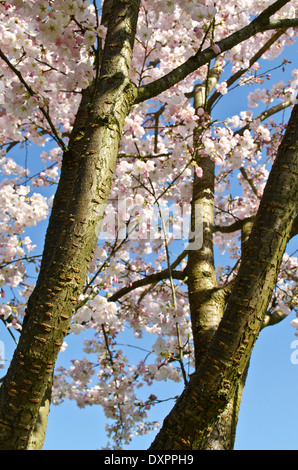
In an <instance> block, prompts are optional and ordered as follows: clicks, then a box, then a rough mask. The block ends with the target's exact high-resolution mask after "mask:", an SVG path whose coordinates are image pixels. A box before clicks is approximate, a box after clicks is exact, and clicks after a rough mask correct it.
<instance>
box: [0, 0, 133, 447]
mask: <svg viewBox="0 0 298 470" xmlns="http://www.w3.org/2000/svg"><path fill="white" fill-rule="evenodd" d="M139 5H140V0H131V1H130V2H129V3H128V2H126V1H124V0H123V1H122V0H119V1H117V2H114V6H113V11H112V12H111V17H112V19H113V21H111V22H110V24H111V25H112V26H110V27H109V29H108V32H107V38H106V42H105V48H104V52H103V59H102V66H101V70H100V75H99V79H98V80H97V81H96V80H95V83H94V84H93V86H91V87H89V88H88V89H87V90H85V91H84V92H83V97H82V101H81V105H80V108H79V110H78V113H77V117H76V121H75V124H74V128H73V131H72V134H71V137H70V143H69V147H68V151H67V152H65V153H64V155H63V162H62V170H61V177H60V182H59V185H58V188H57V192H56V195H55V199H54V203H53V208H52V213H51V216H50V221H49V226H48V230H47V234H46V240H45V248H44V253H43V259H42V264H41V269H40V273H39V277H38V281H37V284H36V287H35V289H34V291H33V293H32V295H31V297H30V299H29V302H28V305H27V309H26V316H25V319H24V323H23V330H22V334H21V337H20V341H19V344H18V346H17V348H16V351H15V353H14V356H13V359H12V362H11V365H10V367H9V370H8V372H7V375H6V376H5V379H4V381H3V383H2V386H1V389H0V449H1V450H15V449H18V450H23V449H28V447H30V445H31V444H30V436H31V434H32V432H33V429H34V426H35V424H36V420H37V417H38V413H39V410H40V407H41V404H42V400H43V398H44V396H45V391H46V387H47V384H48V381H49V380H50V378H51V377H52V374H53V369H54V365H55V362H56V358H57V355H58V353H59V351H60V348H61V345H62V342H63V339H64V337H65V335H66V334H67V330H68V328H69V325H70V321H71V317H72V314H73V312H74V305H75V304H76V302H77V299H78V296H79V294H80V292H81V290H82V289H83V286H84V282H85V279H86V275H87V272H88V269H89V265H90V262H91V258H92V253H93V252H94V250H95V247H96V242H97V238H98V235H99V231H100V222H101V220H102V218H103V216H104V208H105V204H106V201H107V197H108V194H109V192H110V187H111V183H112V176H113V171H114V166H115V162H116V157H117V155H118V147H119V142H120V137H121V133H122V126H123V123H124V120H125V118H126V116H127V114H128V113H129V110H130V107H131V105H132V103H133V102H134V99H135V96H136V89H135V86H134V85H133V84H132V83H131V82H130V78H129V77H130V62H131V55H132V49H133V43H134V37H135V31H136V25H137V18H138V11H139Z"/></svg>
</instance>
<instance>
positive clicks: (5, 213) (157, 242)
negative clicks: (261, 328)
mask: <svg viewBox="0 0 298 470" xmlns="http://www.w3.org/2000/svg"><path fill="white" fill-rule="evenodd" d="M95 3H96V2H89V1H87V0H85V1H83V0H63V1H62V0H49V1H45V0H29V1H27V2H23V1H19V0H13V1H11V2H0V19H1V21H0V39H1V41H0V43H1V45H0V49H1V50H2V52H3V53H4V54H5V55H6V57H8V58H9V60H10V62H11V65H12V66H13V67H14V68H15V69H17V71H18V72H19V76H17V75H16V74H15V73H14V71H13V69H12V67H10V66H9V65H8V64H7V63H4V62H3V61H2V67H1V75H0V163H1V177H2V178H1V183H0V212H1V221H0V230H1V242H0V266H1V271H0V293H1V297H2V302H1V306H0V316H1V318H2V319H3V320H5V322H6V323H7V326H9V327H10V328H14V329H21V324H22V318H23V315H24V305H25V303H26V301H27V299H28V296H29V295H30V292H31V290H32V285H31V282H32V281H30V276H32V265H33V264H32V263H33V262H34V263H35V258H34V256H35V255H39V253H40V251H37V250H36V249H35V246H34V244H33V242H32V241H31V238H30V237H29V235H28V234H27V230H28V229H29V228H32V227H34V226H36V225H38V224H39V223H40V222H41V221H43V220H45V219H46V217H47V216H48V212H49V208H50V206H51V196H49V195H48V193H47V192H46V190H47V189H49V188H51V187H52V186H53V185H55V184H57V182H58V180H59V171H60V165H61V157H62V151H61V148H59V147H58V146H57V142H55V140H56V138H57V136H55V135H53V132H52V129H51V128H50V126H49V121H48V120H47V119H46V118H45V113H43V112H42V109H43V110H44V111H45V112H46V113H47V114H48V115H49V116H50V118H51V122H52V123H53V125H54V126H55V127H56V129H57V135H58V136H59V138H60V139H62V140H63V141H64V142H65V143H67V141H68V137H69V133H70V131H71V129H72V125H73V122H74V118H75V114H76V111H77V108H78V103H79V100H80V91H81V90H82V89H84V88H86V87H87V86H88V85H89V84H90V82H91V81H92V79H93V77H94V58H95V49H96V47H100V46H101V42H103V41H104V39H105V34H106V30H105V28H104V27H103V26H99V25H100V18H99V21H97V18H96V14H97V13H100V10H98V11H97V8H98V7H97V8H95ZM271 3H272V2H271V1H270V0H262V1H259V0H258V1H256V0H255V1H247V0H241V1H239V0H238V1H237V2H236V1H235V2H234V1H229V2H227V1H225V0H220V1H217V2H216V4H215V3H214V1H211V0H205V1H197V0H181V1H179V2H176V1H171V0H158V1H153V0H143V1H142V2H141V10H140V20H139V23H138V30H137V39H136V43H135V48H134V54H133V57H132V70H131V78H132V80H133V82H134V83H136V85H144V84H147V83H149V82H152V81H154V80H156V79H158V78H160V77H161V76H163V75H164V74H166V73H168V72H169V71H171V70H172V69H173V68H175V67H177V66H179V65H181V64H182V63H184V62H185V61H186V60H187V59H188V58H190V57H191V56H193V55H194V54H195V53H196V52H197V51H198V50H199V49H201V50H204V49H206V48H208V47H210V46H211V47H213V48H216V43H217V42H218V41H220V40H221V39H223V38H225V37H226V36H227V35H229V34H232V33H233V32H235V31H237V30H238V29H240V28H241V27H244V26H246V25H247V24H249V22H250V21H251V19H252V16H253V15H257V14H258V13H260V12H261V11H263V9H264V8H266V7H267V6H268V5H270V4H271ZM295 3H296V2H295V1H291V2H289V3H288V4H287V5H286V6H285V7H284V8H283V9H282V10H281V11H280V12H279V14H278V16H277V17H282V18H293V17H294V16H295V9H296V7H297V5H295ZM32 11H34V15H33V14H32ZM271 35H272V31H271V32H270V31H269V32H266V33H260V34H257V35H256V36H254V37H252V38H250V39H248V40H247V41H245V42H244V43H241V44H239V45H238V46H235V47H234V48H233V49H231V50H230V51H228V52H226V53H223V54H221V55H220V57H219V58H218V60H217V63H216V67H217V74H218V81H217V83H216V84H215V86H214V89H213V90H211V91H210V95H209V97H210V96H212V95H213V94H215V95H214V98H215V101H214V105H213V108H212V110H211V112H209V110H208V112H207V111H206V109H205V108H206V106H204V105H203V106H202V107H200V108H199V109H197V110H196V109H195V108H194V102H193V98H192V95H191V94H192V91H193V88H194V84H200V83H203V82H204V80H205V79H206V78H207V77H208V76H209V74H210V70H211V67H212V65H213V64H209V65H204V66H202V67H201V68H199V69H198V70H196V71H195V72H193V73H192V74H190V75H189V76H188V77H187V78H185V79H184V80H183V81H181V82H180V83H179V84H178V85H176V86H173V87H171V88H170V89H169V90H167V91H166V92H164V93H161V94H160V95H158V96H157V97H156V98H155V99H154V100H150V102H144V103H141V104H138V105H136V106H134V107H133V108H132V110H131V113H130V115H129V116H128V117H127V119H126V122H125V125H124V129H123V136H122V140H121V145H120V149H119V155H118V160H117V165H116V169H115V175H114V182H113V187H112V191H111V194H110V197H109V201H108V204H107V209H106V213H107V215H108V221H107V223H106V224H105V226H104V230H105V238H103V237H102V235H100V234H99V235H100V236H99V240H98V246H97V248H96V251H95V253H94V258H93V260H92V263H91V267H90V272H89V274H88V279H87V281H86V285H85V287H84V292H83V293H82V295H81V297H80V299H79V304H78V306H77V310H76V313H75V315H74V317H73V320H72V324H71V328H70V331H69V335H72V337H73V335H78V336H79V337H81V336H82V337H83V338H85V345H84V354H85V357H84V358H83V359H80V358H76V359H74V360H73V361H72V363H71V365H70V366H69V367H66V366H65V367H60V368H59V369H58V370H57V371H56V376H55V381H54V388H53V403H56V404H59V403H61V401H63V400H64V399H71V400H75V401H76V402H77V404H78V405H79V406H80V407H84V406H88V405H92V404H97V405H100V406H102V407H103V410H104V412H105V415H106V417H107V418H109V424H108V425H107V434H108V437H109V438H110V439H111V440H112V442H113V444H112V446H115V447H116V448H120V447H121V446H123V445H126V444H128V443H129V442H130V440H131V439H132V436H133V435H135V434H139V435H141V434H144V433H147V432H149V431H150V430H152V429H155V428H156V426H157V423H155V422H153V421H152V420H151V419H150V408H151V407H152V406H154V405H155V404H156V406H158V405H157V403H158V398H157V397H156V396H155V395H153V394H152V389H151V387H153V385H154V383H155V382H159V381H173V382H175V383H178V382H179V381H180V382H181V384H182V377H183V370H184V371H185V370H186V369H187V370H191V368H192V367H193V366H194V364H193V345H192V336H191V323H190V316H189V305H188V296H187V289H186V286H185V280H182V279H181V280H180V279H179V280H178V279H177V280H175V279H174V285H175V303H174V301H173V289H172V286H171V283H170V280H169V279H164V280H163V281H162V282H160V283H154V284H148V285H144V286H141V287H136V288H134V289H133V287H134V283H135V282H137V281H140V280H143V279H145V278H146V277H148V276H150V275H152V274H154V273H156V272H159V271H163V270H165V269H167V268H168V260H167V250H168V251H169V253H170V259H171V263H173V262H175V260H176V259H177V257H178V255H179V254H180V253H181V251H183V249H184V245H183V243H181V240H180V242H179V240H177V239H175V236H174V232H175V230H178V229H179V227H180V228H181V227H182V226H183V224H185V220H189V217H190V203H191V199H192V181H193V177H194V174H196V175H197V177H198V178H202V177H204V173H203V170H202V168H200V167H198V165H197V164H196V162H195V160H194V156H195V155H197V154H198V155H199V156H200V157H202V158H204V157H207V156H208V157H210V158H211V159H212V161H213V162H214V164H215V168H216V176H215V220H214V224H215V225H216V226H220V227H226V226H229V225H231V224H233V223H234V222H235V221H239V220H240V221H241V220H244V219H245V218H247V217H251V216H254V215H255V214H256V211H257V209H258V205H259V202H260V197H261V196H262V194H263V189H264V186H265V184H266V181H267V178H268V174H269V171H270V168H271V165H272V162H273V160H274V158H275V155H276V150H277V148H278V145H279V143H280V140H281V137H282V135H283V132H284V129H285V126H286V120H284V119H283V117H282V115H281V114H280V113H279V114H276V115H275V114H274V115H272V116H270V117H269V119H265V117H264V115H263V114H262V113H263V111H264V110H267V109H270V108H271V107H272V106H277V105H280V106H285V107H286V106H287V107H289V109H290V106H291V104H292V103H293V102H294V98H295V97H296V94H297V86H298V71H297V69H294V70H293V71H292V74H290V75H289V74H287V71H288V67H289V64H288V63H284V62H283V59H282V58H280V57H283V56H281V54H282V53H283V52H285V53H286V47H288V46H290V45H291V44H292V43H293V41H294V39H295V37H296V36H297V31H295V30H293V29H288V30H287V32H286V33H285V34H283V35H282V36H281V37H280V38H279V39H278V40H277V41H276V42H275V43H274V44H273V45H272V46H271V47H270V48H269V50H267V51H266V53H265V55H264V57H263V58H264V59H266V60H267V61H270V60H273V59H276V58H280V62H281V63H282V64H283V65H284V69H285V72H284V77H285V78H284V80H282V81H281V80H280V79H278V82H277V83H273V85H270V86H269V84H270V83H271V82H270V81H269V79H270V80H271V81H272V80H274V73H272V74H271V76H270V77H269V76H268V74H266V77H267V78H266V85H267V86H266V87H264V83H265V81H264V76H263V72H262V70H263V67H264V66H263V64H261V62H260V63H259V62H256V63H254V64H252V65H251V67H250V60H251V58H252V57H253V56H254V55H255V54H256V53H257V52H258V51H259V49H260V44H264V43H266V41H268V39H269V38H270V37H271ZM214 50H215V49H214ZM217 53H220V51H217ZM241 69H245V73H244V74H243V75H242V77H241V78H240V81H239V82H238V85H237V87H238V86H239V87H240V86H241V87H242V90H243V93H244V94H245V93H247V103H246V104H245V105H244V109H243V108H241V107H240V106H239V109H235V107H234V106H233V109H230V108H229V103H231V101H229V100H233V90H231V89H229V86H228V81H227V77H229V76H230V75H231V74H232V75H233V74H235V73H236V72H237V71H239V70H241ZM246 69H247V70H246ZM20 77H22V79H23V81H24V82H25V83H26V84H27V87H26V86H25V85H24V83H23V82H22V80H20ZM209 97H207V98H209ZM224 100H227V101H224ZM223 102H224V103H227V106H225V107H224V116H223V111H222V109H221V108H220V105H221V103H223ZM280 109H281V110H282V109H283V108H280ZM217 110H218V111H217ZM198 127H200V128H201V132H200V136H199V137H198V136H197V135H195V131H196V129H197V128H198ZM17 143H21V144H22V145H24V146H25V145H27V144H28V143H31V144H35V145H37V146H39V148H40V155H39V157H36V160H38V162H34V163H38V165H39V169H38V171H35V170H34V169H31V168H29V169H28V168H27V166H26V165H24V164H23V165H22V164H20V162H19V160H17V159H15V158H13V157H12V156H11V155H9V152H12V151H13V148H14V147H15V145H16V144H17ZM29 153H30V147H29ZM32 166H33V167H35V165H32ZM41 167H42V169H41V170H40V168H41ZM169 206H172V207H175V208H178V209H179V208H180V209H181V210H177V212H175V214H174V215H173V214H172V213H171V212H170V211H167V208H168V207H169ZM156 214H157V216H158V217H157V218H156ZM163 218H164V219H163ZM149 220H150V221H151V222H152V225H151V231H150V237H149V236H148V221H149ZM162 220H163V222H164V223H165V224H166V225H167V226H169V227H172V230H169V231H168V232H167V233H166V234H165V233H164V231H163V227H162ZM111 221H112V223H111ZM120 233H121V234H122V236H121V237H120V236H119V235H120ZM123 234H124V235H123ZM214 243H215V246H216V249H217V251H218V252H219V253H221V254H222V255H223V254H225V255H227V256H228V261H227V262H226V258H225V259H224V261H225V265H223V266H221V264H220V262H221V261H220V262H219V263H218V267H217V275H218V281H219V285H223V284H224V283H225V282H227V281H229V280H230V279H231V278H232V277H233V276H234V275H235V273H236V272H237V267H238V264H239V259H240V254H241V250H240V244H241V241H240V232H239V231H238V232H236V233H225V232H223V231H220V230H218V231H215V233H214ZM297 261H298V260H297V258H295V256H289V255H285V257H284V259H283V263H282V267H281V271H280V275H279V279H278V283H277V286H276V289H275V291H274V294H273V296H272V300H271V304H270V309H271V311H272V312H274V311H277V310H278V311H281V312H284V313H287V314H289V313H290V312H292V311H293V310H294V308H295V299H296V300H297ZM185 265H186V258H184V259H182V260H181V261H180V263H179V265H178V266H176V268H175V269H178V270H183V269H184V268H185ZM33 266H34V267H35V268H36V269H37V270H38V264H34V265H33ZM35 274H36V273H35ZM124 287H126V288H131V291H130V292H128V293H127V294H126V295H124V296H123V297H121V302H117V301H111V299H112V296H113V295H116V294H117V293H118V292H119V291H120V289H122V288H124ZM10 289H13V292H15V294H14V296H13V297H11V298H10V296H9V295H8V293H9V290H10ZM16 289H18V291H16ZM296 304H297V302H296ZM293 326H295V327H296V328H297V329H298V322H297V321H296V320H294V321H293ZM127 336H129V341H130V343H131V344H130V346H133V347H134V348H135V351H138V354H136V356H135V357H131V354H130V349H129V348H126V349H125V348H124V346H122V343H127V341H128V340H127ZM67 342H68V339H67V338H66V341H65V344H64V346H63V349H65V348H66V347H67ZM75 355H76V353H74V356H75ZM77 357H79V355H78V356H77ZM181 357H182V358H183V359H182V360H181ZM109 445H111V444H109Z"/></svg>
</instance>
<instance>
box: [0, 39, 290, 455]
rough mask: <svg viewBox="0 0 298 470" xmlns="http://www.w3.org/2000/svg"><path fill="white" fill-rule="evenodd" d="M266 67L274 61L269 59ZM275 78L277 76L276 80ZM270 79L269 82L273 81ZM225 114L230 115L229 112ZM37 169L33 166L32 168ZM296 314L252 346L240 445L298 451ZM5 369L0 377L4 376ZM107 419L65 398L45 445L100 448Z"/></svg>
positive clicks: (163, 391)
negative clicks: (292, 321)
mask: <svg viewBox="0 0 298 470" xmlns="http://www.w3.org/2000/svg"><path fill="white" fill-rule="evenodd" d="M283 57H286V58H287V59H289V60H292V68H293V67H295V66H297V65H296V64H297V43H296V44H295V45H294V46H292V47H291V48H290V49H288V50H285V51H284V53H282V54H281V56H280V59H282V58H283ZM267 64H268V65H267V68H270V67H271V66H274V64H273V63H270V62H268V63H267ZM290 70H291V66H289V67H288V71H289V73H288V74H287V73H285V74H283V73H282V72H281V70H279V71H277V72H276V75H274V76H275V77H276V78H275V81H279V80H282V79H283V80H284V81H285V82H286V81H287V79H288V78H289V76H290ZM272 83H274V80H273V81H272ZM269 85H270V82H268V85H267V84H266V83H265V84H264V86H269ZM246 92H247V89H246V88H242V89H238V90H237V91H235V92H234V94H228V95H226V97H224V98H223V100H222V104H221V106H222V110H225V106H227V103H228V106H229V115H230V116H232V115H233V114H236V113H238V112H239V106H242V108H241V109H240V110H244V109H246V103H247V98H246V96H247V95H246ZM225 116H226V114H225ZM18 158H19V159H20V162H21V161H22V160H23V162H24V152H20V151H19V154H18ZM35 158H36V155H35V151H33V149H31V150H30V149H29V155H28V165H30V162H33V161H34V159H35ZM32 174H33V171H32ZM45 229H46V223H42V224H40V226H39V229H38V230H37V231H34V230H31V233H30V235H31V236H32V240H33V242H34V243H37V245H38V247H39V248H40V250H37V251H36V253H40V252H41V250H42V244H43V240H44V233H45ZM297 248H298V244H297V237H296V240H293V241H292V242H291V244H290V249H289V250H288V252H289V253H292V252H294V251H295V250H296V249H297ZM293 318H294V316H293V314H292V315H291V316H290V317H288V318H287V319H286V320H284V321H283V322H282V323H281V324H279V325H277V326H273V327H269V328H266V329H265V330H263V331H262V332H261V334H260V337H259V340H258V341H257V343H256V346H255V349H254V351H253V355H252V359H251V364H250V368H249V373H248V378H247V384H246V387H245V390H244V394H243V399H242V403H241V408H240V415H239V424H238V428H237V436H236V446H235V448H236V450H298V407H297V406H296V402H297V397H298V365H297V364H293V363H292V362H291V355H292V354H293V351H294V349H291V346H292V345H293V342H294V341H295V339H296V337H295V330H294V329H293V327H291V326H290V321H291V319H293ZM0 340H2V341H3V342H4V344H5V353H6V358H9V357H10V355H11V353H12V350H13V342H12V340H11V338H10V336H9V335H8V333H7V331H6V330H5V329H4V328H3V327H2V324H0ZM80 341H81V340H80V339H78V338H77V337H74V338H73V339H69V340H68V342H69V348H68V349H67V351H66V352H65V353H62V354H60V356H59V359H58V364H67V365H69V360H70V359H72V358H73V356H74V354H73V350H74V349H76V348H77V342H80ZM71 343H73V346H71ZM1 372H2V371H1V370H0V376H2V373H1ZM169 389H170V394H171V395H172V396H173V395H175V394H179V393H180V392H181V390H182V385H181V384H178V385H177V384H175V383H173V382H171V383H158V385H157V389H156V390H157V391H156V390H155V389H154V388H152V390H151V392H152V393H155V394H156V395H159V396H162V397H164V398H166V397H167V396H168V394H169ZM172 405H173V403H172V402H164V403H163V404H161V405H156V406H155V407H154V408H153V409H152V414H151V415H150V416H151V418H152V419H156V420H159V421H162V420H163V419H164V417H165V416H166V415H167V413H168V412H169V411H170V409H171V408H172ZM105 422H106V418H105V416H104V414H103V411H102V409H101V408H100V407H98V406H93V407H87V408H86V409H84V410H81V409H79V408H78V407H77V406H76V405H75V403H73V402H69V401H66V402H64V403H63V404H62V405H60V406H59V407H54V406H53V407H52V409H51V412H50V416H49V422H48V429H47V436H46V441H45V446H44V450H78V449H79V450H96V449H100V448H101V447H102V446H104V445H105V444H106V441H107V438H106V434H105ZM153 438H154V433H151V434H150V435H146V436H142V437H136V438H135V439H134V440H133V441H132V443H131V444H130V445H129V446H127V447H126V449H131V450H135V449H147V448H148V447H149V445H150V443H151V442H152V440H153Z"/></svg>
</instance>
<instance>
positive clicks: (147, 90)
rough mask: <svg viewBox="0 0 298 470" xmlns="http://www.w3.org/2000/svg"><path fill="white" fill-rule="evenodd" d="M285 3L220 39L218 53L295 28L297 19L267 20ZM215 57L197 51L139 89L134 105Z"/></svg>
mask: <svg viewBox="0 0 298 470" xmlns="http://www.w3.org/2000/svg"><path fill="white" fill-rule="evenodd" d="M287 3H288V0H278V1H276V2H274V3H273V4H272V5H270V6H269V7H268V8H266V9H265V10H264V11H263V12H262V13H261V14H260V15H259V16H258V17H257V18H255V19H254V20H253V21H252V22H251V23H250V24H249V25H247V26H245V27H244V28H242V29H240V30H239V31H236V32H235V33H233V34H231V35H230V36H228V37H226V38H224V39H222V40H221V41H218V42H217V43H216V44H217V45H218V46H219V48H220V51H221V52H220V53H222V52H226V51H228V50H230V49H232V48H233V47H235V46H236V45H237V44H240V43H241V42H243V41H245V40H247V39H249V38H250V37H252V36H254V35H256V34H257V33H262V32H264V31H268V30H274V29H287V28H291V27H297V26H298V18H293V19H284V20H276V21H270V19H269V18H270V17H271V16H272V15H274V14H275V13H276V12H277V11H279V10H280V9H281V8H282V7H283V6H285V5H286V4H287ZM217 55H219V54H217V53H216V52H214V50H213V49H212V47H209V48H207V49H205V50H204V51H199V52H198V53H196V54H195V55H193V56H192V57H190V58H189V59H188V60H187V61H186V62H184V63H183V64H182V65H180V66H179V67H177V68H175V69H173V70H172V71H171V72H169V73H168V74H166V75H164V76H163V77H161V78H159V79H157V80H155V81H153V82H151V83H148V84H147V85H144V86H141V87H139V88H138V93H137V97H136V99H135V104H137V103H141V102H143V101H145V100H148V99H150V98H153V97H155V96H157V95H159V94H160V93H162V92H164V91H166V90H167V89H169V88H170V87H172V86H174V85H176V84H177V83H178V82H180V81H181V80H183V79H184V78H186V77H187V76H188V75H189V74H191V73H192V72H194V71H195V70H197V69H198V68H200V67H202V65H205V64H207V63H208V62H210V61H211V60H212V59H214V58H215V57H216V56H217Z"/></svg>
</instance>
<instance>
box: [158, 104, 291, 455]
mask: <svg viewBox="0 0 298 470" xmlns="http://www.w3.org/2000/svg"><path fill="white" fill-rule="evenodd" d="M297 122H298V105H296V106H295V107H294V109H293V112H292V115H291V118H290V121H289V124H288V127H287V130H286V132H285V136H284V138H283V141H282V144H281V145H280V147H279V149H278V153H277V157H276V160H275V162H274V165H273V167H272V170H271V172H270V175H269V179H268V182H267V185H266V187H265V191H264V195H263V198H262V200H261V203H260V207H259V210H258V213H257V216H256V220H255V223H254V225H253V228H252V232H251V235H250V237H249V240H248V241H247V242H246V244H245V247H244V251H243V256H242V262H241V265H240V268H239V272H238V275H237V278H236V280H235V283H234V286H233V290H232V293H231V295H230V297H229V301H228V303H227V306H226V309H225V312H224V316H223V318H222V320H221V322H220V325H219V327H218V329H217V331H216V333H215V335H214V336H213V339H212V341H211V344H210V346H209V348H208V350H207V352H206V354H205V356H204V358H203V360H202V362H201V363H200V366H199V367H198V369H197V370H196V371H195V373H194V374H193V375H192V377H191V379H190V382H189V384H188V386H187V387H186V389H185V391H184V392H183V393H182V395H181V396H180V398H179V399H178V400H177V402H176V405H175V406H174V408H173V409H172V411H171V412H170V414H169V415H168V416H167V418H166V419H165V421H164V424H163V427H162V428H161V430H160V432H159V434H158V435H157V436H156V438H155V440H154V442H153V444H152V446H151V449H156V450H162V449H166V450H170V449H171V450H178V449H197V450H199V449H202V448H203V447H204V445H205V443H206V439H207V437H208V435H209V434H210V432H211V431H212V428H213V426H214V424H215V422H216V420H217V417H218V415H219V414H220V413H221V412H222V410H223V409H224V408H225V407H226V405H227V403H228V402H229V401H230V400H231V399H232V397H233V396H234V394H235V391H236V387H237V384H238V381H239V378H240V377H241V376H242V375H243V372H244V370H245V367H246V364H247V361H248V360H249V357H250V355H251V352H252V349H253V346H254V343H255V341H256V339H257V337H258V334H259V331H260V328H261V326H262V322H263V320H264V317H265V315H266V310H267V306H268V303H269V300H270V298H271V295H272V291H273V288H274V285H275V282H276V279H277V275H278V271H279V266H280V263H281V260H282V256H283V254H284V251H285V248H286V245H287V241H288V239H289V235H290V233H291V229H292V224H293V220H294V218H295V215H296V213H297V210H298V178H297V174H298V150H297V149H298V126H297Z"/></svg>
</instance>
